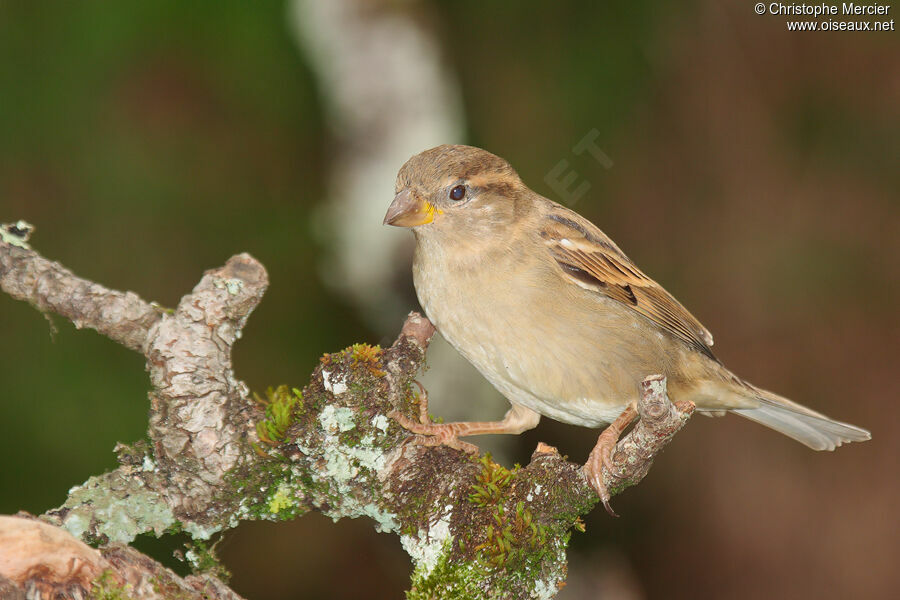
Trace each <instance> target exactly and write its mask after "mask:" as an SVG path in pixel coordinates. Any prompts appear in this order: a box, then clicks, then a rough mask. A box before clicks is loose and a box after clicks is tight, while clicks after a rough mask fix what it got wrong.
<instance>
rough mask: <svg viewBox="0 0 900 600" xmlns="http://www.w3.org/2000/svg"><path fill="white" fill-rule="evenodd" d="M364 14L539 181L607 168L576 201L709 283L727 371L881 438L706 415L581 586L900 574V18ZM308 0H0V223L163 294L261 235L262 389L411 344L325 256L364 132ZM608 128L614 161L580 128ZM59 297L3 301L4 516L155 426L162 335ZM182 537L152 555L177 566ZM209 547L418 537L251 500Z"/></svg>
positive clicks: (313, 546) (317, 578)
mask: <svg viewBox="0 0 900 600" xmlns="http://www.w3.org/2000/svg"><path fill="white" fill-rule="evenodd" d="M360 4H362V5H364V6H365V10H368V11H372V13H373V15H374V16H373V18H375V17H376V16H383V15H384V14H385V13H396V14H398V15H403V16H405V17H409V18H412V19H413V20H414V21H415V22H416V23H418V24H419V26H420V27H421V28H422V29H423V30H424V31H425V32H427V33H428V34H429V35H431V36H433V37H434V38H435V39H436V40H437V42H438V43H439V46H440V49H441V50H440V51H441V55H442V56H443V59H444V61H445V62H446V64H445V67H447V68H448V69H449V70H450V71H451V72H453V73H455V76H456V77H457V79H458V81H459V84H458V87H459V89H458V92H459V94H461V97H462V100H463V109H464V113H465V119H466V121H467V131H466V132H465V139H466V140H467V141H468V142H469V143H472V144H475V145H479V146H482V147H485V148H487V149H489V150H491V151H493V152H495V153H497V154H499V155H501V156H504V157H505V158H507V159H508V160H509V161H510V162H511V163H512V164H513V166H515V167H516V168H517V169H518V170H519V172H520V174H521V175H522V177H523V179H524V180H525V181H526V183H528V184H529V185H531V186H532V187H533V188H534V189H535V190H536V191H538V192H540V193H542V194H545V195H547V196H548V197H550V198H553V199H557V200H560V198H557V197H556V196H555V195H554V192H553V190H552V189H551V188H550V186H548V185H547V183H546V182H545V181H544V177H545V175H546V174H547V173H548V171H549V170H550V169H551V168H552V167H553V166H554V165H556V164H557V163H558V162H559V161H560V160H563V159H565V160H567V161H569V163H570V166H571V168H573V169H574V170H575V171H576V172H577V173H578V176H579V178H580V180H583V181H587V182H588V183H589V184H590V186H591V188H590V192H589V193H588V194H587V195H586V196H585V197H584V198H583V199H582V200H581V201H580V202H579V203H578V205H577V206H576V209H577V210H578V211H579V212H582V213H583V214H585V215H586V216H588V217H589V218H591V219H592V220H594V221H595V222H596V223H598V224H599V225H600V226H601V228H603V229H604V230H605V231H606V232H607V233H608V234H610V235H611V236H612V237H613V238H614V239H615V240H616V241H617V242H618V243H619V244H620V245H621V246H622V248H623V249H624V250H625V251H626V252H628V253H629V255H630V256H631V257H632V258H633V259H634V260H635V261H636V262H637V263H638V264H639V265H641V266H642V268H644V270H645V271H647V272H648V273H649V274H650V275H651V276H653V277H654V278H656V279H657V280H659V281H660V282H661V283H662V284H663V285H665V286H666V287H667V288H668V289H669V290H670V291H671V292H673V293H674V294H675V295H676V296H677V297H679V299H680V300H681V301H682V302H683V303H684V304H685V305H687V306H688V307H690V309H691V310H692V312H693V313H694V314H695V315H697V316H698V317H699V318H700V319H701V321H703V322H704V324H705V325H706V326H707V327H708V328H709V329H710V330H711V331H712V332H713V333H714V335H715V337H716V350H717V354H718V355H719V357H720V358H721V359H722V360H723V361H724V362H725V363H726V364H728V365H729V366H731V367H732V368H733V369H734V370H735V371H736V372H738V373H740V374H741V375H742V376H745V377H746V378H748V379H749V380H751V381H753V382H755V383H757V384H758V385H760V386H763V387H766V388H769V389H773V390H777V391H778V392H780V393H783V394H784V395H786V396H789V397H792V398H794V399H796V400H798V401H800V402H803V403H805V404H808V405H810V406H813V407H815V408H817V409H819V410H821V411H823V412H825V413H827V414H830V415H833V416H835V417H837V418H840V419H842V420H846V421H849V422H852V423H855V424H858V425H861V426H865V427H868V428H870V429H871V430H872V432H873V437H874V439H873V441H871V442H868V443H866V444H858V445H852V446H849V447H846V448H841V449H840V450H838V451H837V452H836V453H834V454H818V453H813V452H811V451H809V450H807V449H806V448H804V447H802V446H800V445H799V444H796V443H795V442H792V441H791V440H789V439H787V438H782V437H780V436H778V435H776V434H774V433H771V432H769V431H767V430H764V429H762V428H760V427H758V426H755V425H753V424H750V423H749V422H745V421H743V420H741V419H738V418H736V417H727V418H724V419H717V420H712V419H703V418H699V417H698V418H696V419H694V420H693V421H692V423H691V424H690V426H689V427H688V428H687V429H686V430H685V431H684V432H683V433H681V434H680V435H679V437H678V438H677V439H676V441H675V443H673V444H672V445H671V446H670V448H669V449H667V451H666V453H665V454H664V455H663V456H662V457H661V458H660V459H659V460H658V461H657V465H656V466H655V468H654V470H653V471H652V473H651V475H650V477H649V478H648V479H647V480H646V481H645V482H644V483H642V484H641V485H640V486H639V487H637V488H635V489H633V490H630V491H628V492H627V493H625V494H624V495H622V496H620V497H618V498H616V504H615V506H616V509H617V511H618V512H619V513H620V514H622V515H623V517H622V518H620V519H617V520H613V519H610V518H608V517H607V515H606V514H605V513H604V512H603V511H602V510H600V511H595V513H594V514H592V515H591V517H590V518H589V519H588V523H587V525H588V531H587V534H585V535H580V536H578V537H576V538H575V539H574V540H573V555H572V557H573V558H572V565H571V568H570V573H571V574H572V583H571V585H570V588H569V589H567V590H565V591H564V593H563V594H562V595H561V596H560V597H561V598H581V597H583V598H590V597H595V596H596V595H597V594H599V593H606V594H607V597H613V598H643V597H650V598H656V597H663V596H664V597H669V598H682V597H684V598H689V597H691V598H693V597H697V596H699V597H729V598H758V597H768V598H799V597H817V598H846V597H860V598H863V597H864V598H878V597H884V598H887V597H890V596H891V592H895V591H896V587H897V585H898V584H900V575H898V572H897V569H896V558H897V556H900V541H898V540H900V535H898V531H900V521H898V518H897V516H896V503H897V501H898V500H900V482H898V478H897V468H898V457H900V443H898V441H897V440H898V434H900V403H898V401H897V400H898V395H900V385H898V382H897V381H898V380H897V378H896V375H895V373H896V368H897V356H898V349H900V344H898V340H900V320H898V306H900V242H898V240H900V210H898V208H900V206H898V205H900V168H898V166H900V144H898V140H900V111H898V106H900V46H898V41H897V34H896V32H884V33H860V34H851V33H841V32H832V33H804V34H797V33H794V34H791V33H788V32H787V31H785V26H784V19H783V18H779V17H771V16H757V15H755V14H753V12H752V3H747V2H724V3H723V2H717V1H715V0H707V1H701V0H697V1H694V2H688V3H681V4H678V5H677V6H676V5H670V4H665V5H662V4H659V3H655V2H648V1H644V0H641V1H631V2H625V1H617V2H604V3H589V2H574V1H568V2H556V3H552V4H551V3H542V2H535V1H529V2H515V3H513V2H496V3H483V2H475V1H473V0H465V1H455V2H454V1H451V0H441V1H432V2H399V1H398V2H393V1H378V0H367V1H362V0H361V1H360ZM287 15H288V9H287V7H286V6H285V4H284V3H283V2H270V1H266V2H261V1H258V2H254V3H249V2H237V1H220V2H215V3H213V2H198V3H184V2H175V1H167V2H152V3H150V2H143V3H138V2H118V3H108V2H96V1H90V2H79V3H67V2H30V1H0V221H4V222H8V221H14V220H17V219H25V220H27V221H29V222H31V223H34V224H35V225H36V226H37V232H36V234H35V236H34V238H33V244H34V246H35V247H36V248H37V249H38V250H39V251H40V252H41V253H42V254H43V255H45V256H47V257H48V258H51V259H54V260H59V261H60V262H62V263H63V264H64V265H65V266H67V267H68V268H70V269H72V270H73V271H74V272H75V273H77V274H78V275H80V276H82V277H85V278H88V279H91V280H94V281H97V282H99V283H102V284H104V285H107V286H109V287H112V288H116V289H122V290H133V291H135V292H137V293H138V294H140V295H141V296H142V297H144V298H146V299H148V300H156V301H158V302H160V303H161V304H163V305H166V306H171V305H174V304H176V303H177V301H178V299H179V298H180V297H181V295H183V294H184V293H185V292H187V291H188V290H190V289H191V288H192V287H193V285H194V284H195V283H196V282H197V281H198V280H199V277H200V275H201V273H202V272H203V270H204V269H207V268H211V267H214V266H218V265H220V264H222V263H223V262H224V261H225V260H226V259H227V258H228V257H229V256H231V255H232V254H236V253H238V252H242V251H247V252H250V253H251V254H253V255H254V256H256V257H257V258H258V259H260V260H261V261H262V262H263V264H264V265H266V267H267V269H268V270H269V274H270V277H271V287H270V289H269V291H268V293H267V294H266V296H265V298H264V300H263V302H262V304H261V305H260V307H259V308H258V309H257V311H256V312H255V313H254V314H253V316H252V317H251V319H250V320H249V323H248V326H247V328H246V330H245V331H244V337H243V339H242V340H241V342H240V343H239V344H238V345H237V347H236V354H235V363H236V369H237V373H238V376H239V377H241V378H242V379H244V380H245V381H246V382H247V383H248V384H249V385H250V387H251V388H252V389H256V390H260V389H263V388H264V387H265V386H267V385H270V384H277V383H281V382H289V383H291V384H294V385H301V386H302V384H303V383H304V382H305V381H306V380H307V378H308V375H309V373H310V371H311V370H312V368H313V366H314V365H315V362H316V359H317V357H318V356H319V355H321V354H322V353H324V352H328V351H335V350H338V349H340V348H343V347H345V346H347V345H349V344H351V343H353V342H357V341H368V342H371V343H382V344H384V343H390V340H391V337H392V335H393V333H392V332H379V331H375V330H374V329H373V328H372V327H371V326H370V325H367V323H369V321H367V320H365V319H364V318H363V317H361V316H360V315H359V314H358V311H357V310H356V309H355V308H353V305H352V303H350V302H349V301H347V300H346V299H344V298H343V297H342V296H340V295H338V294H337V293H335V292H333V291H330V288H329V287H327V286H326V285H324V284H323V282H322V280H321V278H320V273H321V267H320V264H319V260H320V258H319V257H320V256H321V255H322V254H323V253H324V252H326V248H325V247H324V246H325V245H326V242H323V241H322V240H321V236H318V237H317V236H316V235H315V231H314V230H315V229H316V227H317V225H316V223H317V222H316V220H315V218H314V217H313V212H314V209H315V208H316V207H317V206H320V205H322V204H323V203H328V202H329V197H328V180H327V172H328V169H329V168H330V165H331V164H332V163H333V158H334V156H335V155H336V154H337V153H338V152H340V151H341V148H340V146H339V145H338V144H335V143H334V139H333V137H332V135H331V134H330V133H329V130H328V127H327V124H326V120H325V113H326V110H327V107H325V106H324V100H323V96H322V94H321V93H320V83H319V81H318V80H317V78H316V77H315V76H314V75H313V71H312V70H311V69H310V67H309V63H308V60H307V58H306V57H305V56H304V53H303V51H302V50H301V48H300V46H298V44H297V42H296V40H295V39H294V37H293V34H292V33H291V31H290V29H289V27H288V24H287V19H288V16H287ZM409 93H416V91H415V90H413V89H411V90H409ZM594 129H596V130H597V131H598V132H599V137H598V140H597V143H598V145H600V146H601V147H602V148H603V150H604V151H605V152H606V153H607V154H608V155H609V157H611V159H612V160H613V163H614V164H613V166H612V168H609V169H607V168H605V167H604V166H602V165H601V164H599V163H597V162H596V161H595V160H594V159H592V158H591V157H590V156H589V155H587V154H585V155H582V156H576V155H575V154H574V153H573V152H572V147H573V146H574V145H575V144H576V143H578V141H579V140H581V139H582V138H583V137H584V136H585V134H587V133H588V132H589V131H591V130H594ZM362 142H364V141H361V143H362ZM421 149H424V148H421ZM399 166H400V164H397V165H396V167H397V168H399ZM392 195H393V190H392V189H390V188H388V189H372V190H371V198H370V201H371V202H373V203H377V204H379V205H383V206H385V207H386V206H387V204H388V203H389V202H390V200H391V198H392ZM398 235H400V233H399V232H398ZM358 244H359V249H360V253H361V254H363V255H365V253H366V244H367V240H365V239H359V240H358ZM401 267H402V270H401V272H402V273H404V274H408V270H406V269H407V267H405V266H403V265H401ZM404 286H405V287H404ZM401 287H404V290H403V291H404V293H406V294H407V296H408V297H409V298H410V300H409V307H408V308H410V309H412V308H414V307H415V301H414V297H413V296H412V295H411V294H410V292H409V290H410V289H411V284H410V282H409V279H408V277H406V276H405V277H404V282H403V283H402V284H401ZM49 321H51V322H52V323H48V319H45V318H44V317H42V315H41V314H39V313H38V312H36V311H35V310H33V309H31V308H30V307H28V306H27V305H25V304H23V303H19V302H15V301H12V300H11V299H10V298H8V297H6V296H2V295H0V332H2V333H0V335H2V340H3V343H2V344H0V382H2V396H0V456H2V463H0V465H2V466H0V513H4V514H9V513H14V512H16V511H17V510H27V511H29V512H32V513H41V512H43V511H45V510H47V509H49V508H51V507H54V506H57V505H59V504H60V503H62V501H63V500H64V499H65V496H66V491H67V490H68V488H69V487H71V486H73V485H76V484H79V483H81V482H83V481H84V480H85V479H86V478H87V477H89V476H90V475H92V474H96V473H100V472H102V471H104V470H107V469H110V468H112V467H114V465H115V460H114V456H113V454H112V448H113V446H114V445H115V443H116V442H117V441H123V442H129V441H133V440H136V439H139V438H141V437H143V436H144V434H145V429H146V417H147V410H148V401H147V398H146V392H147V388H148V382H147V379H146V376H145V373H144V370H143V362H142V360H141V358H140V357H139V356H138V355H137V354H135V353H132V352H129V351H127V350H125V349H123V348H121V347H119V346H116V345H115V344H113V343H112V342H110V341H108V340H106V339H105V338H102V337H100V336H99V335H97V334H95V333H93V332H89V331H76V330H75V329H74V328H73V327H72V325H71V324H69V323H67V322H65V321H63V320H61V319H59V318H53V317H49ZM400 324H401V322H400V321H398V322H397V323H396V329H399V326H400ZM54 331H55V333H54ZM464 401H465V400H464V399H461V400H460V402H464ZM595 439H596V432H591V431H588V430H581V429H577V428H573V427H568V426H563V425H560V424H556V423H553V422H550V421H547V420H545V421H544V422H543V423H542V424H541V426H540V427H539V428H538V429H537V430H535V431H532V432H529V433H527V434H525V435H523V436H521V440H520V441H519V449H518V450H517V452H516V455H515V456H514V459H515V460H518V461H520V462H524V461H527V459H528V456H529V455H530V453H531V450H532V449H533V448H534V446H535V444H536V443H537V442H538V441H539V440H542V441H545V442H548V443H551V444H554V445H557V446H559V447H560V448H561V449H562V451H563V452H564V453H567V454H569V455H570V456H571V457H572V458H573V459H575V460H581V459H582V458H583V457H586V455H587V453H588V451H589V449H590V448H591V446H592V444H593V442H594V440H595ZM178 543H179V542H178V541H174V542H173V541H171V540H168V541H166V540H164V541H162V543H160V542H152V541H142V542H141V544H142V546H141V547H142V548H145V549H147V550H148V551H150V552H151V553H152V554H154V555H155V556H156V557H157V558H159V559H161V560H167V561H169V560H170V558H169V555H170V554H171V547H177V545H178ZM220 550H221V555H222V557H223V559H224V561H225V563H226V565H227V566H228V567H229V568H230V569H231V570H232V571H233V573H234V579H233V584H234V587H235V588H236V590H237V591H238V592H239V593H242V594H243V595H245V596H246V597H248V598H253V599H264V598H396V597H399V596H400V595H401V593H402V590H403V589H405V585H406V583H407V581H408V580H407V577H408V571H409V561H408V558H407V557H406V555H405V554H404V552H403V551H402V549H401V548H400V544H399V539H398V538H397V537H395V536H388V535H378V534H376V533H375V532H374V530H373V529H372V528H371V526H370V524H369V523H367V522H363V521H353V522H341V523H337V524H333V523H331V522H330V520H328V519H325V518H322V517H320V516H318V515H310V516H308V517H304V518H303V519H300V520H299V521H297V522H295V523H291V524H287V525H285V524H279V525H274V524H244V525H242V526H241V527H239V528H238V530H236V531H234V532H231V533H229V534H228V535H226V537H225V539H224V540H223V542H222V543H221V544H220ZM348 573H352V576H348Z"/></svg>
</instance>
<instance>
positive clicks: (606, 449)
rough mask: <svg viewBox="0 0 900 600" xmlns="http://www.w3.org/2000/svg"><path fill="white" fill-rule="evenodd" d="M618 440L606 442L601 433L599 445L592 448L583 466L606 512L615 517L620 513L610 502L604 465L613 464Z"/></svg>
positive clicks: (607, 466)
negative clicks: (617, 512) (604, 480)
mask: <svg viewBox="0 0 900 600" xmlns="http://www.w3.org/2000/svg"><path fill="white" fill-rule="evenodd" d="M604 433H605V431H604ZM617 441H618V440H616V439H613V440H612V442H611V443H609V444H607V443H605V440H603V435H602V434H601V435H600V439H599V440H597V445H596V446H594V449H593V450H591V454H590V456H588V459H587V462H586V463H585V464H584V467H583V470H584V474H585V476H586V477H587V480H588V483H590V484H591V487H592V488H594V490H595V491H596V492H597V495H598V496H600V502H602V503H603V508H605V509H606V512H608V513H609V514H610V515H612V516H613V517H618V516H619V515H618V514H616V511H614V510H613V508H612V506H611V505H610V504H609V499H610V493H609V489H607V487H606V484H605V483H603V467H606V468H607V470H608V469H609V465H611V464H612V462H611V461H612V458H611V455H612V452H613V450H615V447H616V442H617Z"/></svg>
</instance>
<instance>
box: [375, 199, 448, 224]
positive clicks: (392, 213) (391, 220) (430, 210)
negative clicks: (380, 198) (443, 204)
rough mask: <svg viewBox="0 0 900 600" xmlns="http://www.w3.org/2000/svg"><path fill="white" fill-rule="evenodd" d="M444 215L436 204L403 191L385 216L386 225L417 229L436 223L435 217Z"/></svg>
mask: <svg viewBox="0 0 900 600" xmlns="http://www.w3.org/2000/svg"><path fill="white" fill-rule="evenodd" d="M435 213H436V214H442V213H443V211H441V210H440V209H439V208H437V207H436V206H435V205H434V204H432V203H430V202H428V201H426V200H423V199H422V198H420V197H418V196H415V195H413V194H411V193H410V192H409V190H403V191H402V192H400V193H399V194H397V195H396V196H394V201H393V202H391V205H390V206H389V207H388V210H387V214H386V215H384V224H385V225H394V226H395V227H416V226H417V225H425V224H426V223H431V222H432V221H434V215H435Z"/></svg>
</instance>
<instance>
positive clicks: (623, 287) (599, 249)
mask: <svg viewBox="0 0 900 600" xmlns="http://www.w3.org/2000/svg"><path fill="white" fill-rule="evenodd" d="M554 208H555V210H553V211H552V212H551V213H550V214H549V215H548V216H547V217H546V219H545V220H544V222H543V223H542V224H541V237H543V238H544V241H545V243H546V244H547V246H548V248H549V250H550V252H551V253H552V254H553V258H555V259H556V262H557V263H558V264H559V265H560V267H561V268H562V270H563V272H564V273H566V274H567V275H568V276H569V277H572V278H573V279H576V280H578V281H579V282H580V283H581V284H583V285H587V286H588V287H592V288H594V289H595V290H596V291H597V292H598V293H601V294H603V295H605V296H607V297H609V298H612V299H613V300H616V301H618V302H621V303H622V304H623V305H625V306H627V307H629V308H631V309H632V310H634V311H636V312H638V313H640V314H642V315H644V316H645V317H647V318H648V319H650V320H651V321H653V322H654V323H656V324H657V325H659V326H660V327H661V328H663V329H664V330H666V331H668V332H670V333H672V334H673V335H675V336H676V337H678V338H680V339H682V340H684V341H685V342H687V343H688V344H690V345H691V346H693V347H695V348H697V349H698V350H700V351H701V352H703V353H704V354H707V355H708V356H710V357H713V354H712V350H711V349H710V346H712V345H713V338H712V335H711V334H710V333H709V331H707V329H706V328H705V327H704V326H703V325H702V324H701V323H700V321H698V320H697V319H696V318H695V317H694V316H693V315H692V314H691V313H690V312H688V310H687V309H686V308H685V307H683V306H682V305H681V304H680V303H679V302H678V301H677V300H676V299H675V298H673V297H672V295H671V294H669V293H668V292H667V291H666V290H664V289H663V288H662V287H661V286H660V285H659V284H658V283H656V282H655V281H653V280H652V279H650V278H649V277H647V276H646V275H645V274H644V273H643V272H641V270H640V269H638V268H637V266H636V265H635V264H634V263H633V262H631V260H630V259H629V258H628V257H627V256H625V253H624V252H622V251H621V250H620V249H619V247H618V246H616V245H615V244H614V243H613V241H612V240H611V239H609V238H608V237H607V236H606V235H605V234H604V233H603V232H602V231H600V230H599V229H598V228H597V227H596V226H594V224H593V223H591V222H590V221H588V220H587V219H585V218H583V217H581V216H579V215H578V214H576V213H574V212H571V211H569V210H567V209H564V208H562V207H554Z"/></svg>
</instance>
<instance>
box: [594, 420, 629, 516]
mask: <svg viewBox="0 0 900 600" xmlns="http://www.w3.org/2000/svg"><path fill="white" fill-rule="evenodd" d="M637 416H638V413H637V409H636V408H635V406H634V404H629V405H628V406H627V407H626V408H625V410H623V411H622V414H620V415H619V416H618V417H616V420H615V421H613V422H612V423H610V424H609V426H608V427H607V428H606V429H604V430H603V432H602V433H601V434H600V437H599V438H597V444H596V445H595V446H594V449H593V450H591V455H590V456H589V457H588V459H587V462H586V463H585V465H584V474H585V475H587V478H588V481H589V482H590V484H591V487H593V488H594V489H595V490H596V491H597V495H598V496H600V501H601V502H603V507H604V508H605V509H606V512H608V513H609V514H611V515H612V516H614V517H618V516H619V515H617V514H616V513H615V511H614V510H613V509H612V507H611V506H610V505H609V490H608V489H606V486H605V485H604V484H603V473H602V472H601V471H602V470H603V467H606V470H607V471H610V472H612V471H613V470H614V468H615V467H614V466H613V464H612V452H613V450H615V448H616V444H617V443H618V442H619V437H620V436H621V435H622V432H623V431H625V429H627V428H628V426H629V425H631V423H632V421H634V420H635V418H637Z"/></svg>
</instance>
